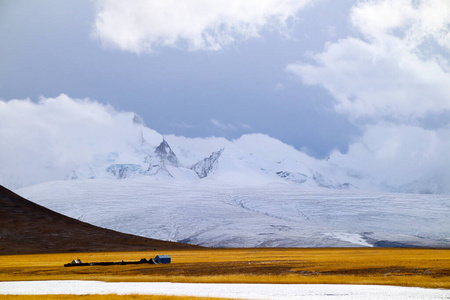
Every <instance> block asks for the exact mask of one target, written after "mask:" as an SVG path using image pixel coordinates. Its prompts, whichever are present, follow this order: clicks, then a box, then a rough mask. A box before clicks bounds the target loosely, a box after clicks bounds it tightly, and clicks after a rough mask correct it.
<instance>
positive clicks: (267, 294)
mask: <svg viewBox="0 0 450 300" xmlns="http://www.w3.org/2000/svg"><path fill="white" fill-rule="evenodd" d="M0 294H1V295H57V294H66V295H67V294H72V295H88V294H118V295H129V294H141V295H175V296H197V297H222V298H233V299H282V300H283V299H313V300H322V299H388V298H389V299H390V300H397V299H420V300H422V299H448V298H449V297H450V290H443V289H424V288H411V287H397V286H379V285H333V284H211V283H170V282H101V281H78V280H66V281H54V280H50V281H14V282H12V281H10V282H0Z"/></svg>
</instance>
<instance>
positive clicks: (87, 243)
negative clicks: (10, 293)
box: [0, 185, 199, 254]
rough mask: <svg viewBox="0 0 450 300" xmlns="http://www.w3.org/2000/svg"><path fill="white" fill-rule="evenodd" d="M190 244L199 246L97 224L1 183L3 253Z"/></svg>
mask: <svg viewBox="0 0 450 300" xmlns="http://www.w3.org/2000/svg"><path fill="white" fill-rule="evenodd" d="M187 248H199V247H198V246H193V245H188V244H181V243H174V242H166V241H160V240H154V239H148V238H144V237H140V236H135V235H130V234H124V233H120V232H117V231H113V230H109V229H104V228H100V227H97V226H93V225H90V224H87V223H84V222H81V221H78V220H75V219H72V218H69V217H67V216H64V215H61V214H59V213H56V212H54V211H52V210H49V209H47V208H45V207H43V206H40V205H37V204H36V203H33V202H31V201H28V200H26V199H24V198H22V197H21V196H19V195H17V194H15V193H13V192H12V191H10V190H8V189H6V188H5V187H3V186H1V185H0V254H27V253H62V252H97V251H138V250H160V249H161V250H162V249H187Z"/></svg>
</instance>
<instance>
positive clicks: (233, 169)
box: [67, 117, 356, 189]
mask: <svg viewBox="0 0 450 300" xmlns="http://www.w3.org/2000/svg"><path fill="white" fill-rule="evenodd" d="M133 122H134V124H135V126H136V127H137V129H139V130H140V134H139V135H136V139H135V141H131V142H129V143H128V147H126V148H125V149H122V150H121V151H120V150H117V149H111V150H112V151H111V152H109V153H99V154H97V155H95V157H94V158H93V159H92V161H91V162H90V163H89V164H85V165H82V166H80V167H78V168H77V169H75V170H73V171H72V172H71V174H69V175H68V176H67V178H68V179H94V178H97V179H100V178H115V179H124V178H134V177H139V176H150V177H158V178H172V179H174V180H191V181H198V180H206V179H208V180H210V179H212V180H218V181H221V182H224V183H235V182H239V183H242V182H249V183H264V182H289V183H291V184H296V185H305V186H318V187H327V188H332V189H352V188H356V186H355V185H353V184H352V183H350V182H347V181H345V180H346V179H349V178H345V177H344V178H342V176H341V177H340V178H339V180H337V179H336V178H333V176H328V175H324V172H328V171H327V168H328V169H330V168H331V166H330V165H327V163H326V162H322V163H320V164H319V163H317V161H315V160H313V159H312V158H310V157H308V156H306V155H305V154H303V153H301V152H299V151H297V150H296V149H294V148H293V147H291V146H288V145H286V144H283V143H282V142H280V141H278V140H276V139H273V138H271V137H268V136H266V135H262V134H250V135H244V136H242V137H241V138H239V139H237V140H234V141H228V140H225V139H222V138H210V139H197V140H196V139H187V138H183V137H177V136H166V137H163V136H161V135H159V134H157V133H156V132H154V131H152V130H150V129H148V128H146V127H145V126H144V125H143V124H142V123H141V122H139V119H136V117H134V119H133ZM193 144H195V145H193ZM335 177H336V176H335ZM342 179H344V181H342Z"/></svg>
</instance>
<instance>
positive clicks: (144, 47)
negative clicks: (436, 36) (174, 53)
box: [92, 0, 313, 53]
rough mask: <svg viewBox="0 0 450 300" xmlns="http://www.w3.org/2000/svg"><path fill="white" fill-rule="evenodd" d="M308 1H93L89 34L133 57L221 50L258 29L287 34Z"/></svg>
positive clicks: (309, 1)
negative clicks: (162, 49) (159, 52)
mask: <svg viewBox="0 0 450 300" xmlns="http://www.w3.org/2000/svg"><path fill="white" fill-rule="evenodd" d="M311 2H313V1H312V0H300V1H299V0H264V1H262V0H245V1H242V0H233V1H224V0H219V1H208V0H191V1H178V0H166V1H152V0H151V1H132V2H130V1H127V2H117V1H110V0H97V1H96V4H97V13H96V20H95V24H94V27H93V33H92V34H93V36H94V37H96V38H98V39H99V40H100V41H101V42H102V44H103V45H104V46H110V47H116V48H119V49H121V50H125V51H131V52H135V53H141V52H153V51H154V50H155V48H158V47H164V46H166V47H167V46H169V47H180V48H187V49H189V50H191V51H196V50H213V51H215V50H220V49H222V48H223V47H225V46H227V45H229V44H231V43H233V42H235V41H240V40H247V39H250V38H257V37H259V36H260V32H261V31H262V30H277V31H285V32H286V33H287V31H286V27H287V22H288V20H289V19H292V18H294V17H295V15H296V13H297V12H298V11H299V10H300V9H302V8H304V7H305V6H306V5H307V4H309V3H311Z"/></svg>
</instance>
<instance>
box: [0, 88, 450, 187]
mask: <svg viewBox="0 0 450 300" xmlns="http://www.w3.org/2000/svg"><path fill="white" fill-rule="evenodd" d="M144 128H145V130H146V135H147V136H148V135H149V134H150V135H152V136H154V137H156V138H155V139H154V140H155V141H156V140H157V141H159V140H162V136H161V135H159V134H158V133H157V132H155V131H153V130H151V129H148V128H146V127H145V126H144V125H143V124H142V123H141V121H140V120H139V118H138V117H137V116H136V115H135V114H134V113H131V112H120V111H117V110H115V109H114V108H112V107H111V106H108V105H103V104H100V103H98V102H95V101H92V100H89V99H71V98H70V97H68V96H66V95H60V96H58V97H56V98H41V99H40V101H39V102H38V103H35V102H32V101H30V100H28V99H25V100H10V101H0V140H1V141H2V147H1V148H0V165H1V170H0V184H2V185H6V186H8V187H12V188H17V187H21V186H27V185H30V184H35V183H40V182H44V181H49V180H59V179H65V178H66V177H67V176H68V175H69V174H70V173H71V171H72V170H74V169H76V168H77V167H79V166H80V165H83V164H88V163H90V162H91V161H92V160H93V158H94V157H95V155H98V154H104V153H110V152H112V151H115V152H123V153H128V152H129V149H130V148H131V147H133V145H135V144H136V142H137V141H139V139H140V138H141V134H142V130H143V129H144ZM207 140H208V139H203V138H196V139H188V138H186V142H185V143H187V144H192V149H194V148H196V147H197V148H201V147H203V146H202V143H203V144H204V145H205V147H209V146H206V145H207V144H208V143H207ZM255 140H256V141H258V139H256V138H255ZM241 142H242V141H240V140H236V141H231V142H225V140H224V144H233V143H235V144H236V145H238V143H241ZM274 145H275V144H274ZM280 145H282V144H281V143H280ZM154 146H156V144H155V145H154ZM252 147H260V148H261V149H263V150H262V151H261V152H260V153H262V154H261V155H266V156H267V157H271V153H265V152H267V151H269V150H270V151H273V152H277V149H266V148H267V147H266V145H264V144H262V145H252ZM205 149H206V148H205ZM283 149H284V148H283ZM216 150H219V149H212V148H211V149H209V148H208V149H206V151H205V154H208V155H209V154H210V151H216ZM292 150H293V149H292ZM270 151H269V152H270ZM283 151H284V150H283ZM283 151H281V152H283ZM293 151H294V150H293ZM279 152H280V151H279ZM291 152H292V151H291ZM264 153H265V154H264ZM448 153H450V128H449V127H448V126H447V127H443V128H439V129H433V130H432V129H424V128H420V127H417V126H409V125H398V124H392V123H389V122H383V123H378V124H375V125H368V126H366V127H365V132H364V134H363V135H362V136H361V137H360V139H359V140H358V141H357V142H355V143H353V144H351V145H350V146H349V152H348V153H347V154H342V153H339V152H335V153H332V154H331V157H330V159H329V160H328V162H327V163H328V164H329V165H330V166H332V167H333V168H335V169H339V170H345V172H346V174H347V175H350V177H351V178H353V180H354V182H355V183H356V184H357V185H358V186H359V187H360V188H361V189H365V188H367V189H385V190H386V189H387V190H399V191H409V192H440V193H446V192H448V191H449V187H450V183H449V179H450V176H449V170H450V158H449V156H448ZM278 155H279V154H278ZM290 155H292V154H290ZM298 157H303V158H304V159H305V163H307V165H311V164H314V161H316V162H317V165H319V164H323V163H324V162H323V161H321V162H319V161H317V160H315V159H314V158H311V157H307V156H306V155H305V154H299V155H298Z"/></svg>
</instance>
